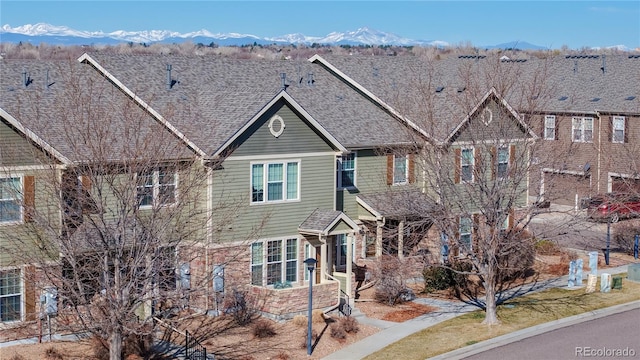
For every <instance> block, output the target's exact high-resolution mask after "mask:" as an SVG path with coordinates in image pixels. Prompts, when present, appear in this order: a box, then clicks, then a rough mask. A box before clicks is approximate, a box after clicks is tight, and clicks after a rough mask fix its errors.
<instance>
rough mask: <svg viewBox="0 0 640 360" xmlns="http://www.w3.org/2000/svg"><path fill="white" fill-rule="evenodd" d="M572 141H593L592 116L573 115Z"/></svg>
mask: <svg viewBox="0 0 640 360" xmlns="http://www.w3.org/2000/svg"><path fill="white" fill-rule="evenodd" d="M571 130H572V133H573V142H592V141H593V118H589V117H574V118H573V119H572V121H571Z"/></svg>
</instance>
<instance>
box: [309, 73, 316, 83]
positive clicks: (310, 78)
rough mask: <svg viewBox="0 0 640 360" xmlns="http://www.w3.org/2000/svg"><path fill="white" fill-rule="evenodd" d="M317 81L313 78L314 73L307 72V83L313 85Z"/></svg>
mask: <svg viewBox="0 0 640 360" xmlns="http://www.w3.org/2000/svg"><path fill="white" fill-rule="evenodd" d="M315 82H316V81H315V80H314V79H313V73H312V72H310V73H307V85H309V86H313V84H314V83H315Z"/></svg>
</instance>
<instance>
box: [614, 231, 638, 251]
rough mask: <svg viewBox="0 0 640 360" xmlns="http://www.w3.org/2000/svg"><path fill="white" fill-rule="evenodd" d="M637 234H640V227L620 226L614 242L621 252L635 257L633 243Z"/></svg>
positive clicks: (615, 233) (615, 232)
mask: <svg viewBox="0 0 640 360" xmlns="http://www.w3.org/2000/svg"><path fill="white" fill-rule="evenodd" d="M637 234H640V225H633V224H618V225H617V226H616V228H615V229H614V232H613V241H614V243H615V244H616V245H617V247H618V248H619V249H620V250H621V251H623V252H624V253H626V254H628V255H633V243H634V241H635V236H636V235H637Z"/></svg>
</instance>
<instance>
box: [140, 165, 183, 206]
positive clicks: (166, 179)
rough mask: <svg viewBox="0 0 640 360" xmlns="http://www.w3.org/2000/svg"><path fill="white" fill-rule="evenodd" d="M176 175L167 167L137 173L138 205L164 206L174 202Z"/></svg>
mask: <svg viewBox="0 0 640 360" xmlns="http://www.w3.org/2000/svg"><path fill="white" fill-rule="evenodd" d="M177 185H178V184H177V175H176V174H175V173H174V172H172V171H171V170H170V169H169V168H165V167H162V168H158V169H154V170H146V171H142V172H139V173H138V187H137V191H138V205H139V206H140V207H152V206H165V205H171V204H174V203H175V202H176V189H177Z"/></svg>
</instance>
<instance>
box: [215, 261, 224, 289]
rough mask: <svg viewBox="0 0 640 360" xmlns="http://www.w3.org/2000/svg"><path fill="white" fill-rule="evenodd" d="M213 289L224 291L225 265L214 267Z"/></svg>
mask: <svg viewBox="0 0 640 360" xmlns="http://www.w3.org/2000/svg"><path fill="white" fill-rule="evenodd" d="M213 291H215V292H217V293H221V292H224V265H216V266H214V267H213Z"/></svg>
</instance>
